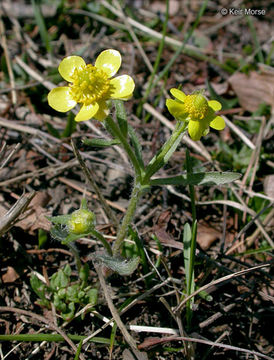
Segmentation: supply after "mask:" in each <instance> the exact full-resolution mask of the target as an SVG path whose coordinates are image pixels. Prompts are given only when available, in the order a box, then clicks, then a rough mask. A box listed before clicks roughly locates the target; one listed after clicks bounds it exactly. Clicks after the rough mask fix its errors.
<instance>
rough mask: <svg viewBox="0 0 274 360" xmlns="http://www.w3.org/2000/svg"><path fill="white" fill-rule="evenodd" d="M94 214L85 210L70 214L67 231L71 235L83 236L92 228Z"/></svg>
mask: <svg viewBox="0 0 274 360" xmlns="http://www.w3.org/2000/svg"><path fill="white" fill-rule="evenodd" d="M94 222H95V214H94V213H93V212H92V211H89V210H86V209H79V210H76V211H74V212H73V213H72V214H71V217H70V219H69V221H68V223H67V226H68V230H69V232H70V233H72V234H85V233H88V232H89V231H90V230H91V229H92V228H94Z"/></svg>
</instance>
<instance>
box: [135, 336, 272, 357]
mask: <svg viewBox="0 0 274 360" xmlns="http://www.w3.org/2000/svg"><path fill="white" fill-rule="evenodd" d="M183 340H184V341H190V342H194V343H199V344H205V345H210V346H213V347H214V346H217V347H220V348H223V349H227V350H233V351H240V352H244V353H247V354H251V355H254V356H259V357H261V358H263V359H267V360H273V358H271V357H270V356H267V355H264V354H262V353H260V352H258V351H252V350H248V349H244V348H240V347H237V346H232V345H227V344H222V343H218V342H215V341H210V340H205V339H196V338H190V337H184V336H180V337H179V336H170V337H166V338H163V339H162V341H158V342H157V343H156V344H155V345H158V344H159V343H160V342H170V341H183ZM145 347H147V346H139V348H145Z"/></svg>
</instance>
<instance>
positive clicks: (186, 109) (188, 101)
mask: <svg viewBox="0 0 274 360" xmlns="http://www.w3.org/2000/svg"><path fill="white" fill-rule="evenodd" d="M170 92H171V94H172V95H173V96H174V97H175V100H172V99H167V100H166V106H167V108H168V111H169V112H170V113H171V115H173V116H174V117H175V119H177V120H179V121H186V122H188V133H189V135H190V137H191V138H192V139H193V140H195V141H198V140H200V139H201V137H202V136H205V135H207V134H208V132H209V126H210V127H212V128H213V129H216V130H223V129H224V128H225V121H224V119H223V118H222V117H221V116H216V114H215V113H216V111H219V110H221V108H222V105H221V104H220V103H219V102H218V101H216V100H209V101H207V99H206V98H205V97H204V95H203V94H202V93H194V94H192V95H186V94H184V93H183V92H182V91H181V90H179V89H175V88H173V89H171V90H170Z"/></svg>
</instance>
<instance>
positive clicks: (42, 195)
mask: <svg viewBox="0 0 274 360" xmlns="http://www.w3.org/2000/svg"><path fill="white" fill-rule="evenodd" d="M50 199H51V197H50V196H49V194H48V193H47V192H45V191H43V192H42V191H40V192H38V193H37V194H36V196H35V197H34V198H33V199H32V201H31V202H30V205H29V210H28V211H27V212H26V213H25V216H24V218H23V219H22V220H20V221H18V222H17V223H16V224H15V226H18V227H20V228H21V229H23V230H25V231H28V232H29V233H30V234H31V235H34V231H35V230H37V229H43V230H46V231H49V230H50V228H51V224H50V222H49V221H48V220H47V219H46V216H47V215H50V214H49V212H48V210H47V209H45V206H46V205H47V204H48V202H49V201H50Z"/></svg>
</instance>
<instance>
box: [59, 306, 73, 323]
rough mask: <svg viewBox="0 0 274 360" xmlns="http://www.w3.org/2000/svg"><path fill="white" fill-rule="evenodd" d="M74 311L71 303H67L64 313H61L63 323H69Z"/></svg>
mask: <svg viewBox="0 0 274 360" xmlns="http://www.w3.org/2000/svg"><path fill="white" fill-rule="evenodd" d="M74 311H75V305H74V303H73V302H71V303H69V304H68V306H67V307H66V310H65V311H62V314H61V315H62V318H63V319H64V320H65V321H69V320H71V319H72V318H73V316H74Z"/></svg>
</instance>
